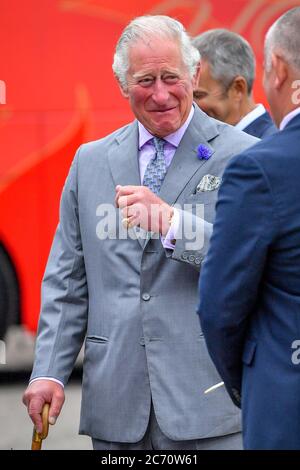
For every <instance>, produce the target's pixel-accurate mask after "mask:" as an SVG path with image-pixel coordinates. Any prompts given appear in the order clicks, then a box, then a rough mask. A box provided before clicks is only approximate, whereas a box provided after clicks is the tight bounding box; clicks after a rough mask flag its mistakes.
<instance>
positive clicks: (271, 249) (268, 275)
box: [199, 116, 300, 449]
mask: <svg viewBox="0 0 300 470" xmlns="http://www.w3.org/2000/svg"><path fill="white" fill-rule="evenodd" d="M299 134H300V116H297V117H296V118H294V119H293V120H292V121H291V122H290V123H289V124H288V126H287V127H286V129H285V130H284V131H282V132H278V133H277V134H275V135H273V136H271V137H269V138H267V139H265V140H263V141H261V142H259V143H258V144H257V145H255V146H254V147H252V148H250V149H249V150H246V151H245V152H243V153H241V154H240V155H238V156H237V157H234V158H233V159H232V161H231V162H230V163H229V165H228V167H227V169H226V170H225V173H224V183H223V185H222V187H221V189H220V193H219V194H220V195H219V202H218V206H217V217H216V222H215V226H214V232H213V236H212V240H211V249H210V251H209V253H208V256H207V259H206V263H205V266H204V268H203V272H202V275H201V283H200V306H199V315H200V317H201V323H202V327H203V330H204V333H205V335H206V340H207V344H208V347H209V351H210V353H211V355H212V357H213V360H214V362H215V364H216V366H217V368H218V370H219V372H220V374H221V376H222V377H223V378H224V381H225V384H226V386H227V389H228V391H229V393H230V394H231V396H232V399H233V400H234V401H235V402H236V403H237V404H240V405H241V407H242V412H243V435H244V445H245V447H246V448H250V449H259V448H262V449H268V448H272V449H284V448H286V449H288V448H299V435H300V421H299V419H298V417H297V418H296V417H295V410H299V409H300V385H299V365H298V362H299V360H298V359H297V357H296V354H295V348H296V347H297V344H298V348H299V342H298V343H297V341H299V340H300V268H299V266H300V189H299V175H300V152H299V147H298V141H299ZM211 285H213V289H212V288H210V286H211ZM201 294H202V297H201ZM216 312H220V314H219V315H216ZM298 357H299V355H298ZM295 361H296V362H295ZM297 361H298V362H297ZM240 392H241V403H240Z"/></svg>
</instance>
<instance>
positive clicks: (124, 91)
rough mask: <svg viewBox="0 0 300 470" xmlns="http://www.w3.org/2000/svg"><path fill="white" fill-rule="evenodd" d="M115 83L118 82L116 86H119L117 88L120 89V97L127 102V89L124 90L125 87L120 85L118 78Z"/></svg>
mask: <svg viewBox="0 0 300 470" xmlns="http://www.w3.org/2000/svg"><path fill="white" fill-rule="evenodd" d="M116 78H117V77H116ZM117 82H118V85H119V88H120V92H121V95H122V96H123V97H124V98H125V99H126V100H128V98H129V93H128V88H125V87H124V86H123V85H122V84H121V82H120V80H119V79H118V78H117Z"/></svg>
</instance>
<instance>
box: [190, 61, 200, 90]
mask: <svg viewBox="0 0 300 470" xmlns="http://www.w3.org/2000/svg"><path fill="white" fill-rule="evenodd" d="M200 73H201V62H198V64H197V68H196V72H195V73H194V76H193V79H192V83H193V90H196V88H197V87H198V82H199V78H200Z"/></svg>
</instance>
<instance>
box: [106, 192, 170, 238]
mask: <svg viewBox="0 0 300 470" xmlns="http://www.w3.org/2000/svg"><path fill="white" fill-rule="evenodd" d="M115 203H116V206H117V207H119V208H120V209H121V210H122V215H123V217H124V219H126V220H127V226H128V228H131V227H134V226H135V225H139V226H140V227H141V228H143V229H144V230H147V231H149V232H155V233H160V234H161V235H163V236H165V235H166V234H167V232H168V230H169V228H170V220H171V217H172V215H173V212H174V209H173V208H172V207H171V206H169V205H168V204H167V203H166V202H164V201H163V200H162V199H160V198H159V197H158V196H156V194H154V193H153V192H152V191H150V189H149V188H147V187H146V186H117V187H116V199H115Z"/></svg>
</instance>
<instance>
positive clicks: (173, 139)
mask: <svg viewBox="0 0 300 470" xmlns="http://www.w3.org/2000/svg"><path fill="white" fill-rule="evenodd" d="M193 116H194V105H193V106H192V107H191V110H190V113H189V115H188V118H187V119H186V121H185V122H184V123H183V124H182V126H181V127H180V128H179V129H177V131H175V132H173V133H172V134H169V135H167V136H166V137H164V140H166V141H167V142H169V144H171V145H173V146H174V147H176V148H177V147H178V146H179V144H180V141H181V139H182V137H183V135H184V133H185V131H186V130H187V128H188V125H189V123H190V122H191V120H192V118H193ZM138 128H139V150H141V148H142V147H143V146H144V145H145V144H146V143H147V142H149V140H151V139H153V137H154V136H153V135H152V134H150V132H149V131H148V130H147V129H146V128H145V127H144V126H143V124H142V123H141V122H140V121H138Z"/></svg>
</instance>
